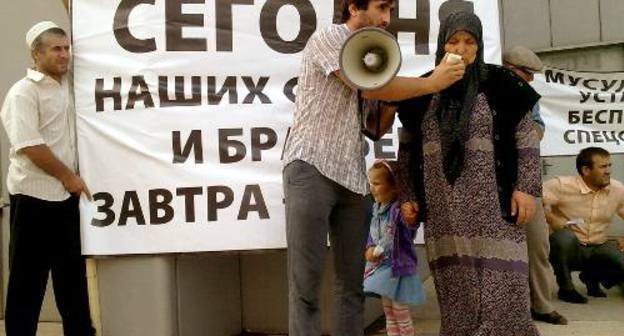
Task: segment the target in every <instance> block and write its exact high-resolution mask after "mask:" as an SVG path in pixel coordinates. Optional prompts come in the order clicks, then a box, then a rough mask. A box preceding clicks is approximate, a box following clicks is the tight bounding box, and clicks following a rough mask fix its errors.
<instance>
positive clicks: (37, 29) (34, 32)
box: [26, 21, 60, 48]
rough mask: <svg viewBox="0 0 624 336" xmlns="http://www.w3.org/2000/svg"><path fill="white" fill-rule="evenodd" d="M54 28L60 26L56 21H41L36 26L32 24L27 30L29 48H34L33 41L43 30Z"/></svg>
mask: <svg viewBox="0 0 624 336" xmlns="http://www.w3.org/2000/svg"><path fill="white" fill-rule="evenodd" d="M52 28H60V27H59V26H58V25H57V24H56V23H54V22H52V21H41V22H39V23H37V24H35V25H34V26H32V27H31V28H30V29H29V30H28V32H26V45H27V46H28V48H32V44H33V42H35V39H36V38H37V37H39V35H41V34H42V33H43V32H45V31H46V30H48V29H52Z"/></svg>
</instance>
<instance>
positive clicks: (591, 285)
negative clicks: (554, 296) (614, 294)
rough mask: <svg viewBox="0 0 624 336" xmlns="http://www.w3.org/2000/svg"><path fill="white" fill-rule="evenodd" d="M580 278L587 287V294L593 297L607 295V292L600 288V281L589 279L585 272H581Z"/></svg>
mask: <svg viewBox="0 0 624 336" xmlns="http://www.w3.org/2000/svg"><path fill="white" fill-rule="evenodd" d="M579 279H581V281H582V282H583V283H584V284H585V286H586V287H587V295H589V296H593V297H607V293H605V292H603V291H602V289H600V283H599V282H598V281H589V279H587V277H586V276H585V273H581V274H579Z"/></svg>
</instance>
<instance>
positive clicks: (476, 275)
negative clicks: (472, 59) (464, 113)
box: [422, 94, 541, 336]
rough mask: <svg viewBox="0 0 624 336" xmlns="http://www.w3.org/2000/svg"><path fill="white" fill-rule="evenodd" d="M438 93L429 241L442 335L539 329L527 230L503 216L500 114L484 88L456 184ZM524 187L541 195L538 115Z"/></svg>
mask: <svg viewBox="0 0 624 336" xmlns="http://www.w3.org/2000/svg"><path fill="white" fill-rule="evenodd" d="M437 102H438V99H437V98H436V97H434V98H433V99H432V102H431V105H430V108H429V111H428V112H427V113H426V115H425V117H424V120H423V123H422V132H423V155H424V158H423V160H424V162H423V164H424V180H425V195H426V202H427V209H428V217H427V222H426V225H425V242H426V248H427V257H428V260H429V265H430V268H431V271H432V274H433V276H434V280H435V286H436V290H437V294H438V300H439V303H440V310H441V314H442V328H441V331H440V335H441V336H486V335H487V336H512V335H513V336H534V335H539V334H538V331H537V329H536V328H535V326H534V324H533V321H532V320H531V318H530V311H529V282H528V265H527V262H528V258H527V246H526V237H525V231H524V228H523V227H521V226H519V225H517V224H512V223H509V222H507V221H505V220H504V219H503V218H502V216H501V210H500V209H501V208H500V206H499V198H498V193H497V183H496V171H495V165H496V162H495V157H494V147H493V142H492V140H491V139H492V136H493V130H492V127H493V126H492V125H493V117H492V113H491V111H490V108H489V106H488V103H487V101H486V97H485V95H483V94H479V96H478V97H477V99H476V102H475V105H474V109H473V113H472V115H471V118H470V122H469V130H468V139H467V142H466V143H465V151H466V152H465V161H464V169H463V171H462V173H461V175H460V177H459V178H458V179H457V181H456V182H455V185H454V186H450V185H449V184H448V183H447V181H446V178H445V176H444V173H443V170H442V158H441V147H440V138H439V132H438V122H437V118H436V117H435V115H434V114H435V113H434V111H435V107H436V105H437ZM516 139H517V146H518V155H519V159H518V164H519V170H518V171H519V172H518V182H517V186H516V189H518V190H520V191H523V192H526V193H529V194H533V195H539V193H540V190H541V188H540V170H539V151H538V150H537V146H538V141H537V139H536V135H535V134H534V127H533V125H532V121H531V120H530V114H529V113H527V116H526V117H525V118H524V119H523V120H522V121H521V122H520V123H519V125H518V127H517V132H516Z"/></svg>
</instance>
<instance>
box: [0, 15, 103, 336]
mask: <svg viewBox="0 0 624 336" xmlns="http://www.w3.org/2000/svg"><path fill="white" fill-rule="evenodd" d="M26 44H27V46H28V47H29V48H30V51H31V56H32V58H33V60H34V67H33V68H32V69H28V70H27V73H26V77H24V78H23V79H21V80H20V81H18V82H17V83H15V84H14V85H13V86H12V87H11V89H10V90H9V92H8V93H7V96H6V98H5V100H4V105H3V106H2V110H1V111H0V117H1V119H2V123H3V125H4V128H5V129H6V132H7V135H8V138H9V141H10V144H11V148H10V151H9V161H10V163H9V171H8V174H7V188H8V190H9V194H10V200H11V213H10V222H11V226H10V233H11V237H10V246H9V259H10V262H9V267H10V274H9V283H8V293H7V301H6V313H5V328H6V335H7V336H35V334H36V332H37V322H38V319H39V313H40V310H41V303H42V301H43V296H44V294H45V290H46V284H47V281H48V273H50V271H51V272H52V281H53V284H54V294H55V296H56V303H57V307H58V309H59V312H60V313H61V316H62V318H63V329H64V334H65V336H93V335H95V330H94V329H93V327H92V323H91V317H90V314H89V300H88V296H87V282H86V276H85V262H84V258H83V257H82V255H81V250H80V225H79V224H80V223H79V214H78V198H79V196H80V194H85V195H86V196H87V197H89V198H90V197H91V196H90V194H89V190H88V188H87V186H86V184H85V182H84V181H83V180H82V178H81V177H80V176H79V175H78V173H77V160H76V143H75V142H76V136H75V128H74V124H75V120H74V103H73V96H72V92H71V87H70V82H69V80H68V78H67V77H68V76H67V73H68V69H69V64H70V58H71V55H70V48H69V40H68V38H67V34H66V33H65V31H63V29H61V28H59V26H57V25H56V24H55V23H54V22H50V21H43V22H40V23H37V24H36V25H34V26H33V27H32V28H31V29H30V30H28V32H27V33H26Z"/></svg>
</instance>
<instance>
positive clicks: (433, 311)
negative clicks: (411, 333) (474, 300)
mask: <svg viewBox="0 0 624 336" xmlns="http://www.w3.org/2000/svg"><path fill="white" fill-rule="evenodd" d="M575 285H576V288H577V289H578V290H579V292H580V293H581V294H583V295H584V294H585V293H586V292H585V286H583V285H581V283H580V281H579V280H578V278H577V279H575ZM425 290H426V293H427V302H426V303H425V304H424V305H421V306H416V307H413V308H412V316H413V318H414V324H415V329H416V335H417V336H437V335H438V333H439V330H440V313H439V308H438V304H437V300H436V295H435V289H434V287H433V280H432V279H431V278H429V279H428V280H427V281H425ZM607 293H608V297H607V298H591V297H590V298H589V303H588V304H582V305H581V304H571V303H566V302H563V301H559V300H557V301H556V302H555V307H556V309H557V311H558V312H559V313H561V315H563V316H565V317H566V318H567V319H568V322H569V324H568V325H565V326H559V325H552V324H547V323H543V322H536V326H537V328H538V329H539V331H540V334H541V335H542V336H577V335H578V336H622V335H624V293H622V291H621V290H620V289H619V288H612V289H611V290H609V291H608V292H607ZM372 335H375V336H380V335H385V333H377V334H372Z"/></svg>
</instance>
